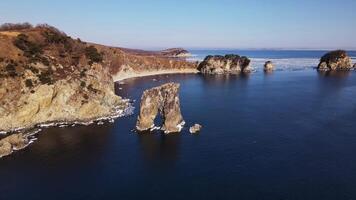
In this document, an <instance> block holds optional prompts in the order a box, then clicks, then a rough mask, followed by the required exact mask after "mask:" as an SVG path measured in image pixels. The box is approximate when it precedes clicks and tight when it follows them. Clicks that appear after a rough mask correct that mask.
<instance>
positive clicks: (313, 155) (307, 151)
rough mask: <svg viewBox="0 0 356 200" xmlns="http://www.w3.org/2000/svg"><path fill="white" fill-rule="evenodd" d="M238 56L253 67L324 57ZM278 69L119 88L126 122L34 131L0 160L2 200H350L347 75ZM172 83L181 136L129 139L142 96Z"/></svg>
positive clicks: (351, 120) (353, 85) (146, 80)
mask: <svg viewBox="0 0 356 200" xmlns="http://www.w3.org/2000/svg"><path fill="white" fill-rule="evenodd" d="M217 53H218V52H215V51H212V52H206V51H204V52H203V53H199V52H195V54H196V55H201V57H204V55H206V54H217ZM221 53H223V54H225V53H229V52H227V51H223V52H221ZM237 53H239V54H241V55H247V56H249V55H250V57H252V58H253V59H254V58H260V59H263V60H265V59H267V58H268V59H270V58H272V56H273V55H275V56H274V57H273V58H274V59H296V60H298V59H304V57H306V56H308V57H309V58H312V59H317V58H318V57H319V55H321V54H323V52H319V53H315V52H314V51H313V52H308V53H306V52H299V51H298V52H297V53H295V55H294V53H291V52H282V53H279V55H276V54H278V53H276V52H274V51H273V52H270V51H266V52H265V54H263V53H262V52H261V51H258V52H253V51H251V52H237ZM351 55H355V54H354V52H352V53H351ZM293 62H294V61H293ZM277 67H280V69H281V70H277V71H275V72H273V73H270V74H265V73H263V72H262V71H261V70H257V71H256V72H255V73H252V74H250V75H220V76H211V75H207V76H203V75H197V74H179V75H158V76H151V77H143V78H135V79H130V80H126V81H124V82H121V83H117V84H116V91H117V93H118V94H119V95H121V96H123V97H125V98H130V99H132V100H135V101H134V106H135V107H136V110H135V114H133V115H131V116H128V117H124V118H120V119H118V120H116V121H115V123H109V122H107V123H105V124H104V125H100V126H99V125H90V126H76V127H66V128H58V127H52V128H48V129H44V130H43V131H42V132H41V133H40V134H39V135H38V140H37V141H36V142H34V143H33V144H31V145H30V146H29V147H28V148H26V149H24V150H22V151H18V152H16V153H14V154H13V155H11V156H8V157H5V158H3V159H0V177H1V182H0V199H1V200H17V199H31V200H32V199H33V200H35V199H54V200H56V199H60V200H62V199H69V200H70V199H85V200H91V199H93V200H96V199H125V200H127V199H129V200H130V199H207V200H210V199H232V200H236V199H239V200H244V199H249V200H250V199H256V200H260V199H271V200H275V199H291V200H294V199H295V200H297V199H301V200H309V199H310V200H316V199H322V200H329V199H330V200H335V199H338V200H343V199H345V200H346V199H356V190H355V188H356V173H355V170H356V156H355V152H356V123H355V119H356V101H355V99H356V93H355V91H356V72H354V71H352V72H337V73H318V72H317V71H316V70H315V69H313V67H311V66H310V67H308V68H306V69H302V68H298V70H293V69H291V70H290V68H281V67H283V66H277ZM171 81H174V82H178V83H180V84H181V90H180V99H181V107H182V108H181V109H182V114H183V117H184V119H185V121H186V123H187V125H186V127H185V128H184V129H183V131H182V132H181V133H179V134H170V135H164V134H162V133H160V132H158V131H157V132H154V133H152V134H138V133H136V132H135V131H133V129H134V127H135V123H136V119H137V112H138V108H139V99H140V97H141V95H142V92H143V91H144V90H145V89H147V88H151V87H153V86H157V85H161V84H163V83H167V82H171ZM194 123H199V124H202V125H203V129H202V131H201V133H200V134H199V135H191V134H190V133H189V131H188V129H189V126H190V125H192V124H194Z"/></svg>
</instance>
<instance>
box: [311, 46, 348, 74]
mask: <svg viewBox="0 0 356 200" xmlns="http://www.w3.org/2000/svg"><path fill="white" fill-rule="evenodd" d="M351 69H352V62H351V58H350V57H349V56H348V55H347V53H346V51H343V50H337V51H331V52H328V53H327V54H325V55H324V56H323V57H321V59H320V63H319V65H318V70H319V71H337V70H339V71H347V70H351Z"/></svg>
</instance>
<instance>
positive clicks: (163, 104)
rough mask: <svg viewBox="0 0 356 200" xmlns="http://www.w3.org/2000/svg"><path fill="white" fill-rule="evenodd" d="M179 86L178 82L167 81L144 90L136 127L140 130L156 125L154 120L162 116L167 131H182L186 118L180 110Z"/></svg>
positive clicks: (163, 127)
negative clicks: (184, 118)
mask: <svg viewBox="0 0 356 200" xmlns="http://www.w3.org/2000/svg"><path fill="white" fill-rule="evenodd" d="M179 87H180V85H179V84H177V83H167V84H164V85H162V86H159V87H155V88H152V89H149V90H146V91H144V93H143V95H142V97H141V104H140V114H139V116H138V119H137V124H136V128H137V130H139V131H145V130H150V129H151V128H153V127H155V124H154V120H155V118H156V116H157V115H158V114H160V115H161V116H162V119H163V126H162V128H161V129H162V130H163V131H164V132H165V133H172V132H180V131H181V129H182V126H183V125H184V120H183V117H182V114H181V111H180V101H179Z"/></svg>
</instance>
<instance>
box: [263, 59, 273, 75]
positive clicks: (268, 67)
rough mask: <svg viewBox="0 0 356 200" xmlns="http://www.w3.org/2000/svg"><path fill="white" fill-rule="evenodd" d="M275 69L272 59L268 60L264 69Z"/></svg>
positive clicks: (268, 70)
mask: <svg viewBox="0 0 356 200" xmlns="http://www.w3.org/2000/svg"><path fill="white" fill-rule="evenodd" d="M273 70H274V65H273V63H272V61H267V62H266V63H265V65H264V71H265V72H271V71H273Z"/></svg>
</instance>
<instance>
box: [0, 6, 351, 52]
mask: <svg viewBox="0 0 356 200" xmlns="http://www.w3.org/2000/svg"><path fill="white" fill-rule="evenodd" d="M0 8H1V14H0V23H4V22H25V21H27V22H30V23H33V24H37V23H48V24H51V25H53V26H56V27H58V28H59V29H61V30H63V31H64V32H66V33H67V34H69V35H71V36H73V37H80V38H81V39H83V40H86V41H91V42H96V43H102V44H107V45H114V46H124V47H133V48H146V49H149V48H165V47H185V48H348V49H356V12H355V10H356V1H355V0H260V1H258V0H245V1H242V0H204V1H203V0H199V1H198V0H127V1H123V0H115V1H114V0H102V1H99V0H97V1H89V0H86V1H85V0H58V1H52V0H31V1H25V0H11V1H10V0H8V1H5V0H4V1H1V2H0Z"/></svg>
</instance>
